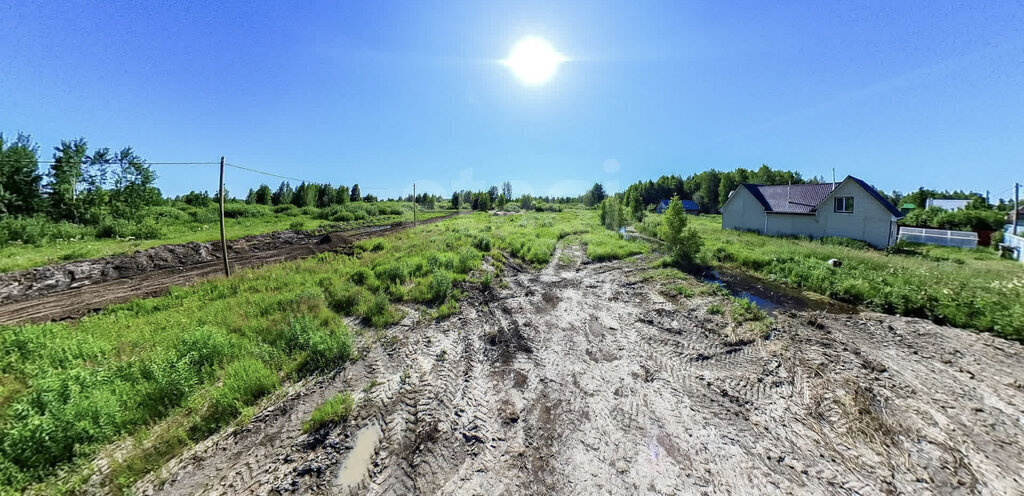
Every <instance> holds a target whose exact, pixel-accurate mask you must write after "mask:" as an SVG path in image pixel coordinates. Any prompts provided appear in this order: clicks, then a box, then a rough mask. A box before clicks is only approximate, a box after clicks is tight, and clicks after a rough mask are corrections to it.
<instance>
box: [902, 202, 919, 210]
mask: <svg viewBox="0 0 1024 496" xmlns="http://www.w3.org/2000/svg"><path fill="white" fill-rule="evenodd" d="M900 208H906V209H911V208H917V205H914V204H913V203H904V204H903V205H901V206H900Z"/></svg>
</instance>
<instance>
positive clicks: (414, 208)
mask: <svg viewBox="0 0 1024 496" xmlns="http://www.w3.org/2000/svg"><path fill="white" fill-rule="evenodd" d="M412 227H416V183H412Z"/></svg>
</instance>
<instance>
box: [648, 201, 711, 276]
mask: <svg viewBox="0 0 1024 496" xmlns="http://www.w3.org/2000/svg"><path fill="white" fill-rule="evenodd" d="M658 237H659V238H661V239H662V241H664V242H665V246H666V248H668V252H669V256H670V257H671V258H672V262H673V263H675V264H676V265H681V266H688V265H692V264H693V262H694V261H696V260H697V254H698V253H700V249H701V246H703V244H704V242H703V241H702V240H701V239H700V236H699V235H698V234H697V231H696V230H694V229H693V228H692V227H691V228H689V229H687V227H686V212H685V211H683V202H682V201H680V200H679V197H678V196H673V197H672V200H671V201H670V202H669V204H668V210H666V211H665V216H664V218H663V219H662V221H661V229H660V230H659V231H658Z"/></svg>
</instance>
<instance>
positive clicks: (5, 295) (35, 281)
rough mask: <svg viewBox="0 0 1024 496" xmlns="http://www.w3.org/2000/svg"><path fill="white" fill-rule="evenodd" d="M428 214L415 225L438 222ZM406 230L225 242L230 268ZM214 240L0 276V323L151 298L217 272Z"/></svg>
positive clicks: (347, 246) (289, 234)
mask: <svg viewBox="0 0 1024 496" xmlns="http://www.w3.org/2000/svg"><path fill="white" fill-rule="evenodd" d="M448 217H451V216H450V215H449V216H443V217H435V218H432V219H428V220H426V221H421V222H420V224H427V223H433V222H439V221H441V220H444V219H446V218H448ZM411 226H412V223H411V222H399V223H394V224H390V225H386V226H374V227H364V228H360V229H354V230H349V231H343V232H331V233H328V234H315V233H309V232H302V231H280V232H274V233H269V234H260V235H255V236H247V237H244V238H241V239H237V240H232V241H228V260H229V262H230V266H231V269H232V270H238V269H243V268H247V267H254V266H259V265H266V264H271V263H277V262H284V261H287V260H295V259H299V258H305V257H309V256H312V255H315V254H316V253H320V252H323V251H328V250H331V251H345V250H351V245H352V242H353V241H358V240H360V239H365V238H369V237H374V236H382V235H385V234H390V233H394V232H397V231H400V230H403V229H407V228H409V227H411ZM223 270H224V265H223V262H222V261H221V245H220V242H219V241H218V242H214V243H186V244H180V245H163V246H157V247H154V248H150V249H148V250H141V251H138V252H135V253H131V254H127V255H118V256H113V257H105V258H97V259H89V260H80V261H77V262H71V263H67V264H64V265H58V266H49V267H39V268H36V269H29V270H24V271H19V272H11V273H7V274H0V324H16V323H22V322H49V321H52V320H66V319H74V318H78V317H81V316H83V315H85V314H87V313H89V312H93V311H96V310H100V309H102V308H105V307H107V306H110V305H113V304H116V303H124V302H127V301H131V300H134V299H138V298H148V297H153V296H159V295H161V294H163V293H165V292H166V291H167V288H169V287H171V286H184V285H186V284H189V283H192V282H195V281H198V280H201V279H206V278H209V277H213V276H217V275H219V274H222V273H223Z"/></svg>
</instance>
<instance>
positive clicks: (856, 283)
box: [640, 215, 1024, 340]
mask: <svg viewBox="0 0 1024 496" xmlns="http://www.w3.org/2000/svg"><path fill="white" fill-rule="evenodd" d="M659 221H660V218H659V216H657V215H652V216H649V217H648V219H647V220H646V221H645V225H643V226H640V228H641V231H643V232H652V229H654V228H655V226H656V225H657V224H658V223H659ZM721 222H722V218H721V216H717V215H702V216H699V217H691V218H690V224H691V225H692V226H694V227H695V228H696V229H697V231H698V232H699V233H700V234H701V236H702V237H703V239H704V251H703V253H702V254H701V260H702V262H703V263H704V264H706V265H724V266H727V267H731V268H734V269H740V270H742V271H745V272H748V273H750V274H753V275H756V276H759V277H762V278H764V279H767V280H771V281H776V282H780V283H783V284H786V285H789V286H792V287H795V288H801V289H804V290H807V291H811V292H814V293H818V294H821V295H824V296H828V297H830V298H833V299H836V300H839V301H844V302H848V303H853V304H857V305H863V306H865V307H867V308H869V309H872V310H876V311H878V312H882V313H888V314H894V315H905V316H910V317H922V318H926V319H929V320H932V321H934V322H937V323H940V324H949V325H952V326H956V327H962V328H965V329H976V330H979V331H986V332H992V333H994V334H997V335H999V336H1002V337H1005V338H1010V339H1015V340H1024V265H1022V264H1020V263H1019V262H1015V261H1013V260H1008V259H1000V258H999V257H998V256H997V254H996V252H995V251H993V250H991V249H989V248H978V249H975V250H963V249H959V248H950V247H941V246H923V245H914V246H902V247H894V248H893V249H890V250H887V251H879V250H874V249H871V248H867V247H864V246H859V245H858V243H856V242H850V241H849V240H843V239H833V240H829V239H826V240H818V241H812V240H808V239H792V238H776V237H771V236H761V235H758V234H754V233H745V232H737V231H727V230H722V227H721V226H722V224H721ZM832 258H837V259H840V260H842V262H843V265H842V267H839V268H833V267H830V266H828V265H827V264H826V263H825V262H826V261H827V260H829V259H832Z"/></svg>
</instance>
